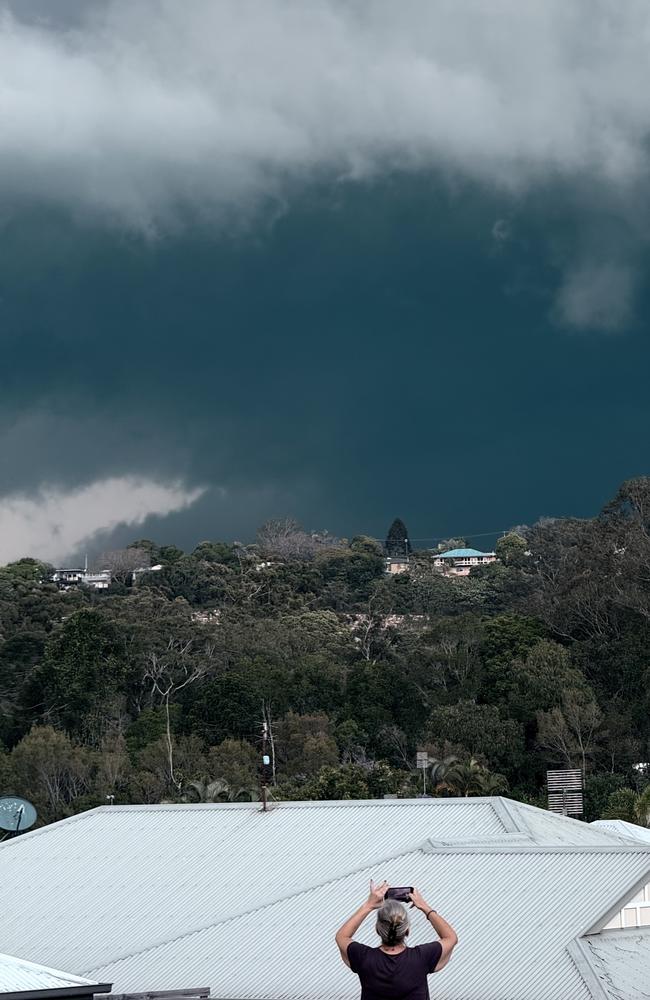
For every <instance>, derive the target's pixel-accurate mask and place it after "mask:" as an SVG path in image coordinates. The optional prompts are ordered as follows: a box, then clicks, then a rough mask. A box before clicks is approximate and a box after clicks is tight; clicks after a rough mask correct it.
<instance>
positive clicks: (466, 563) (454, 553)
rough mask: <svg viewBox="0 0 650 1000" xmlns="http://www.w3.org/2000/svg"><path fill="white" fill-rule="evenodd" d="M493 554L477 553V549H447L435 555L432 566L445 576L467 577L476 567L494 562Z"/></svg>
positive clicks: (494, 556)
mask: <svg viewBox="0 0 650 1000" xmlns="http://www.w3.org/2000/svg"><path fill="white" fill-rule="evenodd" d="M496 558H497V557H496V553H495V552H479V550H478V549H449V551H448V552H438V553H436V554H435V557H434V560H433V565H434V566H435V567H436V569H438V570H440V572H441V573H444V574H445V575H446V576H469V574H470V572H471V571H472V570H473V569H475V568H476V567H477V566H488V565H489V564H490V563H493V562H496Z"/></svg>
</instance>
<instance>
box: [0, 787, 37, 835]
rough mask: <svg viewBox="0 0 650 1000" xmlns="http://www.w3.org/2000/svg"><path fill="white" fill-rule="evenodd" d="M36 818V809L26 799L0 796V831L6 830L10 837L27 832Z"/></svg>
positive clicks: (14, 796)
mask: <svg viewBox="0 0 650 1000" xmlns="http://www.w3.org/2000/svg"><path fill="white" fill-rule="evenodd" d="M37 817H38V813H37V812H36V809H35V808H34V806H33V805H32V804H31V802H28V801H27V799H21V798H19V797H18V796H17V795H2V796H0V830H7V831H8V833H9V835H10V836H14V837H15V836H16V834H18V833H23V832H24V831H25V830H29V828H30V826H33V825H34V823H35V822H36V819H37Z"/></svg>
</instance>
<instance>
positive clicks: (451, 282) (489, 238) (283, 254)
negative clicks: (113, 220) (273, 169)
mask: <svg viewBox="0 0 650 1000" xmlns="http://www.w3.org/2000/svg"><path fill="white" fill-rule="evenodd" d="M558 198H559V194H558V193H557V192H555V193H553V195H552V196H551V195H550V194H549V196H548V199H547V200H546V199H542V200H540V201H539V203H538V204H536V205H535V204H533V203H530V204H529V205H528V206H527V210H526V212H520V213H519V214H518V215H512V214H511V218H512V222H511V238H510V239H509V240H504V241H502V245H501V247H500V250H499V253H498V254H496V255H495V254H494V253H493V243H494V235H493V230H494V223H495V220H497V219H499V218H503V216H504V214H505V213H504V208H507V209H508V211H510V212H512V206H511V205H510V203H509V202H508V201H507V200H505V201H504V199H503V198H500V197H492V198H487V197H486V196H485V194H484V193H483V192H481V191H480V190H479V189H477V188H476V187H472V186H465V187H464V188H463V189H462V190H460V189H456V190H455V191H454V193H453V194H450V193H449V191H447V190H446V189H445V187H444V185H442V184H438V185H435V184H434V183H433V181H432V179H427V180H422V181H420V182H418V183H415V182H411V183H410V184H408V185H407V184H405V183H404V182H403V181H395V180H393V181H388V182H385V183H379V182H375V183H374V184H373V185H363V186H360V187H358V188H354V189H352V188H346V189H344V190H343V191H342V190H341V189H339V188H338V187H336V186H334V187H330V186H322V187H320V188H310V189H309V190H306V191H304V192H303V193H302V195H299V194H298V193H296V195H295V197H294V198H293V199H292V207H291V209H290V210H289V211H288V212H287V213H286V214H285V215H284V216H283V217H282V218H280V219H277V220H276V221H275V223H274V224H273V226H271V227H270V228H268V229H267V230H266V231H265V232H262V231H261V230H256V231H255V232H250V233H247V234H240V235H238V236H237V237H232V236H225V235H224V234H223V233H221V234H215V233H214V232H213V231H212V230H211V229H210V227H208V226H205V225H203V226H200V225H197V224H195V225H188V226H186V227H185V228H184V229H183V231H182V233H179V235H178V236H177V237H176V238H175V239H173V240H171V239H170V240H165V241H162V242H160V243H158V244H156V245H153V246H151V245H143V244H142V243H141V242H140V241H139V240H137V239H130V238H128V239H127V238H125V237H123V236H120V235H119V234H117V233H116V232H114V231H113V232H111V231H98V230H93V229H88V228H85V227H83V226H82V227H79V226H77V227H74V226H72V225H71V224H70V222H69V221H68V220H67V219H66V218H65V216H62V215H59V216H55V215H53V214H51V213H50V215H49V216H48V215H47V213H45V212H43V211H40V212H34V213H33V215H32V216H31V217H30V218H28V217H27V216H26V215H23V216H22V217H21V219H20V223H19V224H18V223H17V222H16V223H7V224H6V225H5V228H4V234H3V235H4V239H3V241H2V244H1V246H0V324H1V329H2V342H3V345H5V347H6V349H7V353H6V357H10V358H11V365H3V367H2V372H1V373H0V389H1V391H2V394H1V404H0V407H1V408H0V413H1V414H2V418H3V419H2V428H3V429H2V434H1V435H0V451H1V453H2V455H3V459H4V470H5V477H4V491H5V492H10V493H11V492H15V491H16V490H22V491H23V493H27V494H28V495H30V494H32V493H33V492H34V491H36V490H37V489H38V488H39V486H40V484H41V483H43V482H45V483H54V484H57V487H58V488H59V490H60V491H62V492H63V494H64V495H67V493H69V492H70V491H71V490H79V489H83V488H84V487H85V485H87V484H89V483H97V482H104V481H105V480H106V479H107V478H108V479H111V480H112V481H113V483H115V481H116V480H117V481H121V482H123V481H124V480H125V479H126V480H127V486H126V490H127V492H128V490H129V489H130V487H129V485H128V484H129V483H131V482H132V481H133V479H134V477H136V478H137V477H139V478H140V480H141V481H144V482H145V483H146V484H149V485H150V488H151V489H153V486H151V484H173V483H174V482H177V483H178V482H179V481H180V482H182V483H184V484H185V485H184V490H185V493H183V494H182V495H178V496H177V500H178V506H182V505H183V503H184V502H185V499H186V497H187V496H188V495H189V494H190V492H191V490H193V489H195V488H198V489H206V492H205V493H204V494H203V496H202V498H201V499H198V500H197V501H196V502H195V504H194V506H193V507H191V508H189V509H186V510H185V512H183V513H179V514H178V515H172V516H171V517H170V518H169V519H168V520H166V521H164V522H163V521H161V520H160V517H157V518H154V519H153V520H151V521H149V522H147V521H145V522H144V524H141V526H140V527H138V529H137V532H136V531H135V530H134V529H131V528H122V529H119V531H118V533H117V535H116V537H118V538H119V539H120V540H125V539H126V538H129V537H133V535H134V533H136V534H138V535H142V534H146V533H148V534H156V535H157V536H158V537H172V538H173V540H176V541H178V542H180V543H183V544H193V543H195V542H196V541H198V540H199V539H200V538H201V537H205V536H215V535H222V536H225V537H233V536H235V537H240V538H244V539H246V538H250V537H251V535H252V534H253V533H254V530H255V527H256V526H257V525H258V524H259V523H260V522H261V521H262V520H264V519H265V518H266V517H267V516H274V515H282V514H287V513H288V514H292V515H297V516H299V517H301V518H302V519H303V520H304V521H306V523H307V524H309V525H311V526H315V527H318V526H326V527H328V528H330V529H331V530H334V531H337V532H340V533H345V534H352V533H354V532H355V531H360V530H366V531H370V532H371V533H376V534H380V533H381V532H382V531H383V530H384V529H385V523H386V522H387V521H389V520H390V519H391V518H392V516H394V514H395V512H402V513H403V515H404V516H406V517H407V519H408V521H409V523H410V528H411V531H412V533H413V534H414V535H415V536H418V537H420V536H430V535H438V534H445V533H447V532H455V531H460V532H468V533H469V532H475V531H476V532H478V531H482V530H492V529H497V528H500V527H505V526H507V525H508V524H510V523H513V522H521V521H526V520H531V519H533V518H534V517H536V516H537V515H539V514H542V513H549V512H550V513H563V512H571V511H574V512H579V513H589V512H591V511H592V510H593V509H594V508H595V507H597V506H598V505H599V504H600V503H601V502H602V501H603V500H604V499H605V498H606V497H607V495H608V493H609V492H611V491H612V490H613V488H614V486H615V484H616V481H617V480H618V479H620V478H623V477H624V476H625V475H628V474H631V473H633V472H636V471H638V470H639V467H640V464H641V466H642V461H643V458H642V457H643V455H644V454H645V440H646V436H647V431H648V412H647V407H646V404H645V402H644V400H645V375H644V373H645V371H647V366H648V361H649V360H650V359H649V358H648V353H649V351H650V345H649V344H648V343H647V341H646V340H645V339H644V338H643V337H642V336H641V332H640V331H636V332H632V333H631V334H630V335H629V336H628V337H626V338H624V339H621V338H617V339H612V338H605V339H603V338H597V339H592V340H590V341H589V344H588V345H587V344H586V342H585V340H584V339H583V338H582V337H580V338H577V337H568V336H567V335H566V334H565V333H563V332H561V331H559V330H558V329H555V328H553V327H552V326H551V325H549V322H548V311H549V304H550V300H549V295H548V291H547V289H548V286H549V280H550V279H549V272H550V271H552V269H553V265H552V263H549V261H548V260H547V259H546V258H545V257H544V255H543V254H542V253H540V250H539V246H540V245H541V243H542V242H543V240H542V235H543V231H544V230H543V227H544V225H545V219H546V218H547V215H548V205H549V204H557V202H558ZM565 225H566V228H567V230H568V231H570V230H571V229H572V225H571V220H570V219H568V218H567V219H566V220H565ZM513 276H514V278H515V279H516V281H515V282H514V283H513ZM513 287H515V290H514V291H513V290H512V289H513ZM517 289H518V290H517ZM603 469H606V470H607V472H606V473H605V472H604V471H603ZM113 488H114V487H113ZM170 488H173V486H172V487H170ZM123 492H124V491H123ZM152 495H153V494H152ZM172 500H173V498H169V500H168V504H169V506H168V507H167V508H165V507H164V506H163V508H160V507H158V508H156V507H155V506H153V505H152V508H151V510H152V511H155V510H157V509H158V510H160V512H161V513H162V514H165V512H166V511H167V510H172V509H173V506H174V504H173V502H172ZM122 502H123V500H119V498H118V500H116V504H117V506H118V508H119V504H120V503H122ZM73 509H75V510H78V507H77V508H73ZM0 512H1V511H0ZM127 515H128V510H127V511H126V512H125V513H124V515H123V516H122V518H121V519H122V520H124V521H128V520H129V516H127ZM140 520H141V519H140ZM106 523H111V522H110V521H109V522H107V521H106V520H103V521H102V520H99V521H98V523H97V525H96V527H97V528H98V529H99V528H102V527H105V525H106ZM112 523H114V521H113V522H112ZM88 533H89V532H86V534H88ZM169 533H173V534H172V535H171V536H170V534H169ZM81 537H82V536H80V537H79V539H78V541H81ZM74 547H75V546H74V545H73V546H72V548H74Z"/></svg>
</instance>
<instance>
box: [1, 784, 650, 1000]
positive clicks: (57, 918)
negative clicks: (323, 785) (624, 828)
mask: <svg viewBox="0 0 650 1000" xmlns="http://www.w3.org/2000/svg"><path fill="white" fill-rule="evenodd" d="M370 878H387V879H388V880H389V881H390V882H392V883H393V884H406V885H413V884H415V885H417V886H418V887H419V888H420V889H421V890H422V892H423V893H424V894H425V896H426V897H427V898H428V899H429V901H430V902H431V905H433V906H435V908H436V909H439V910H440V912H442V913H443V914H444V915H445V916H446V917H448V919H449V920H450V921H451V923H452V924H453V925H454V926H455V927H456V928H457V930H458V934H459V938H460V944H459V946H458V949H457V954H456V955H455V956H454V959H453V961H452V962H451V963H450V965H449V966H448V968H447V969H445V970H444V972H443V973H441V974H440V980H439V981H436V983H435V989H436V996H438V997H440V998H444V1000H542V998H543V1000H593V998H595V997H597V998H598V1000H605V998H607V1000H615V998H616V1000H620V995H619V994H617V993H616V992H613V991H612V990H613V988H612V989H610V985H608V979H607V977H608V972H607V968H606V967H607V963H608V961H609V960H608V958H607V955H606V953H605V952H606V946H603V947H601V946H600V945H599V941H600V938H601V936H602V935H601V934H600V933H599V932H600V930H601V929H602V928H603V927H604V926H605V924H606V923H607V921H608V920H609V918H610V915H611V914H612V913H614V912H618V910H619V909H620V908H621V906H622V905H623V903H624V902H626V901H627V900H628V899H629V898H631V897H632V896H633V895H634V893H635V892H636V891H637V889H638V887H639V886H640V885H642V884H644V883H645V882H647V881H650V845H649V846H646V845H645V844H643V843H640V842H638V841H637V842H634V841H631V840H630V838H629V837H627V836H619V835H618V834H617V833H615V832H610V831H608V830H604V829H601V828H599V827H595V826H593V825H591V824H587V823H580V822H578V821H576V820H571V819H567V818H564V817H561V816H556V815H554V814H552V813H548V812H546V811H544V810H540V809H535V808H534V807H532V806H526V805H523V804H521V803H517V802H513V801H510V800H508V799H504V798H499V797H494V798H483V799H481V798H472V799H408V800H403V799H387V800H370V801H349V802H282V803H277V804H274V805H272V807H271V810H270V811H269V812H268V813H263V812H261V811H260V807H259V804H258V803H233V804H223V805H222V804H218V805H178V806H175V805H168V806H164V805H162V806H112V807H111V806H107V807H101V808H99V809H94V810H91V811H89V812H86V813H82V814H80V815H79V816H75V817H71V818H70V819H67V820H63V821H62V822H60V823H55V824H53V825H51V826H48V827H44V828H42V829H40V830H36V831H33V832H30V833H26V834H23V835H22V836H21V837H17V838H14V839H12V840H9V841H6V842H5V843H4V844H2V845H0V884H2V885H3V889H4V890H5V893H6V896H7V897H10V898H11V897H18V896H19V897H20V898H21V900H22V905H21V908H20V910H19V912H17V913H14V912H9V910H8V909H7V908H4V909H3V910H2V911H0V933H1V934H2V938H3V941H4V942H5V947H10V948H11V949H12V950H14V951H16V952H18V953H20V954H23V955H26V956H28V957H32V958H36V957H38V958H40V959H41V960H46V961H48V962H52V963H53V964H59V965H63V966H64V967H67V968H71V969H74V970H75V972H76V973H78V974H80V975H84V976H92V977H97V978H101V979H102V980H107V981H112V982H113V983H114V989H115V992H139V991H147V990H172V989H175V988H183V987H185V986H188V985H190V986H191V985H199V986H200V985H209V986H210V987H211V989H212V995H213V996H214V997H219V998H228V1000H297V998H300V1000H348V998H349V1000H352V998H355V1000H356V997H357V996H358V982H357V980H356V978H355V977H354V976H353V975H352V974H351V973H350V972H349V970H348V969H346V968H345V967H344V966H343V964H342V963H341V962H340V960H339V959H338V957H337V954H336V951H335V948H334V946H333V935H334V931H335V930H336V928H337V927H338V926H339V925H340V924H341V923H342V921H343V920H344V919H345V917H346V916H348V915H349V914H350V913H351V912H352V911H353V910H354V909H355V908H356V906H357V905H358V904H359V902H360V901H361V899H363V898H364V897H365V894H366V892H367V886H368V880H369V879H370ZM43 886H47V898H48V899H55V900H56V907H53V906H48V905H43V902H44V899H43V888H42V887H43ZM62 926H65V928H66V933H65V934H61V927H62ZM495 928H498V933H497V932H495ZM608 933H609V932H608ZM589 934H595V935H596V936H597V938H598V941H595V943H594V948H592V947H591V944H590V941H591V939H587V938H586V937H585V935H589ZM411 937H412V939H413V943H414V944H417V943H419V942H420V941H422V940H424V939H426V938H427V937H429V938H430V930H429V928H428V927H427V926H426V925H425V924H424V921H423V920H421V919H418V917H417V916H416V918H415V919H414V921H413V931H412V934H411ZM359 938H360V940H364V941H367V942H372V941H373V938H374V933H373V929H372V922H371V921H367V922H366V924H365V925H364V927H363V928H362V930H361V932H360V934H359ZM287 940H290V942H291V948H289V949H288V948H287ZM597 945H598V948H600V950H598V949H596V946H597ZM594 949H596V950H594ZM601 952H602V954H601ZM252 955H254V961H253V960H251V956H252ZM639 956H640V957H639V959H638V962H637V960H636V959H634V962H635V963H636V964H637V965H638V963H641V967H640V968H639V969H637V970H636V972H634V975H638V977H640V978H643V976H644V975H645V981H646V982H649V981H650V966H649V965H648V957H647V954H646V950H645V948H643V949H640V950H639ZM603 968H605V970H606V971H605V972H603V971H602V969H603ZM598 983H602V989H601V990H600V992H598V989H599V988H600V987H598ZM642 996H644V994H643V993H642V992H637V993H630V994H625V1000H636V998H637V997H638V998H639V1000H640V998H641V997H642Z"/></svg>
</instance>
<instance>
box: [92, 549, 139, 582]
mask: <svg viewBox="0 0 650 1000" xmlns="http://www.w3.org/2000/svg"><path fill="white" fill-rule="evenodd" d="M94 563H95V568H96V569H97V570H100V571H101V570H108V572H109V573H110V574H111V578H112V579H113V580H117V582H118V583H122V584H124V586H128V585H129V584H130V583H131V582H132V581H133V573H134V571H135V570H138V569H148V567H149V566H151V556H150V553H149V551H147V549H143V548H135V547H133V548H131V547H129V548H127V549H111V550H110V551H108V552H102V554H101V555H100V556H98V557H97V558H96V559H95V560H94Z"/></svg>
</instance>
